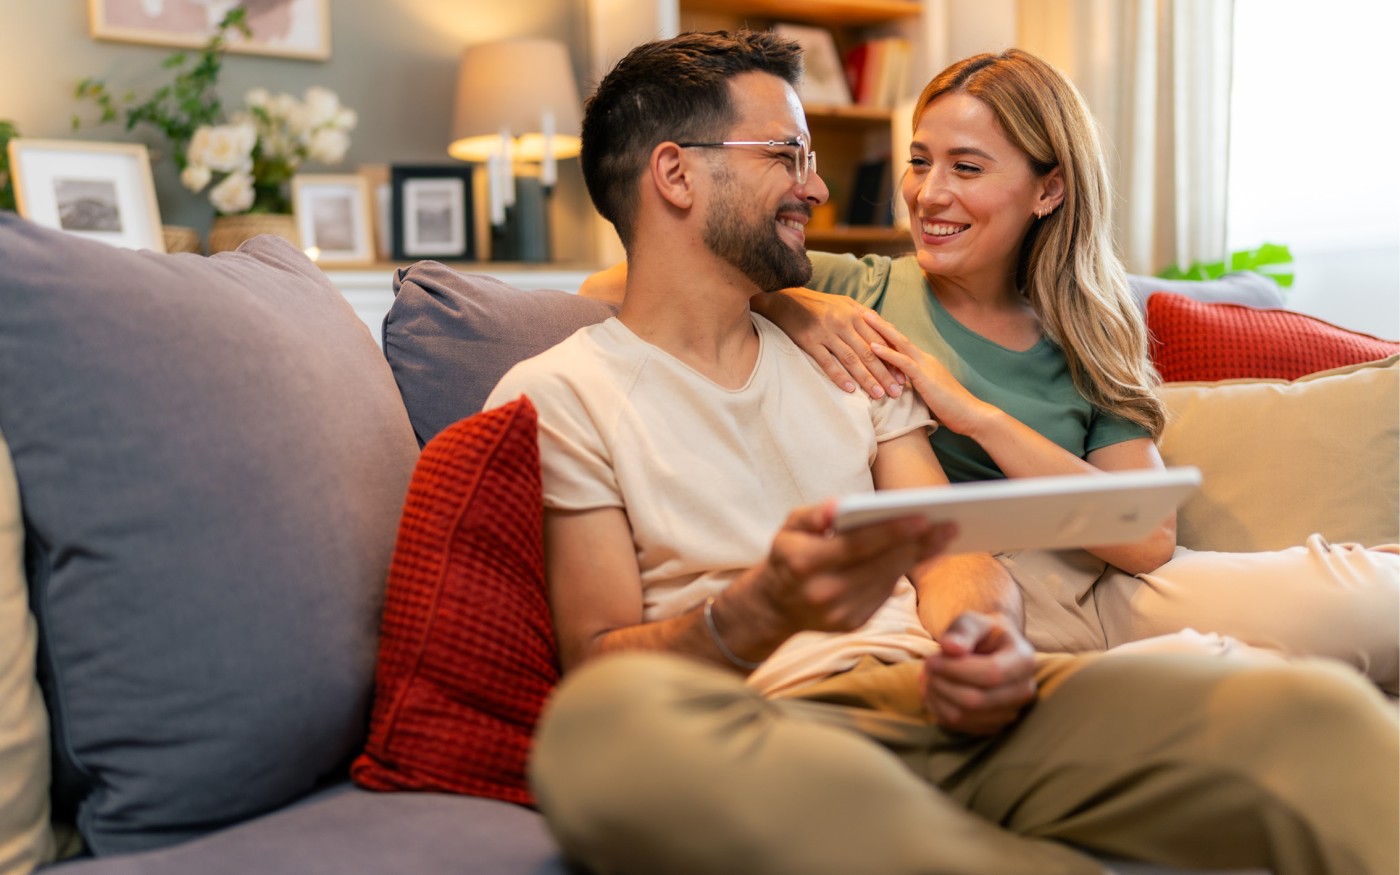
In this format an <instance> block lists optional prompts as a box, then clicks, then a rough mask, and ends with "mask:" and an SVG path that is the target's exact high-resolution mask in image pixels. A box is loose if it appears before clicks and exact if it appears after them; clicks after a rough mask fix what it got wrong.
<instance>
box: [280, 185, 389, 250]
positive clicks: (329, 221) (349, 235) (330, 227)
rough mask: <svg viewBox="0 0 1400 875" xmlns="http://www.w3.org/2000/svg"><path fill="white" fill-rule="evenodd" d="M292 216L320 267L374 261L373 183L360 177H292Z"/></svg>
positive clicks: (304, 245) (305, 245)
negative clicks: (371, 201) (370, 185)
mask: <svg viewBox="0 0 1400 875" xmlns="http://www.w3.org/2000/svg"><path fill="white" fill-rule="evenodd" d="M292 212H293V213H294V214H295V215H296V220H297V231H298V232H299V233H300V234H301V245H302V246H303V247H305V249H306V254H307V255H309V256H311V259H312V260H313V261H315V262H316V263H318V264H324V265H327V266H332V265H334V266H346V265H352V264H369V263H370V262H373V261H374V255H375V253H374V235H373V228H374V218H373V214H372V212H371V209H370V193H369V181H368V180H367V179H365V178H364V177H363V176H360V175H359V174H354V173H349V174H335V173H299V174H297V175H296V176H293V177H292Z"/></svg>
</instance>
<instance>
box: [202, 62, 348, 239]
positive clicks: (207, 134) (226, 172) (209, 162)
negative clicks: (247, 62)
mask: <svg viewBox="0 0 1400 875" xmlns="http://www.w3.org/2000/svg"><path fill="white" fill-rule="evenodd" d="M244 102H245V103H246V104H247V107H248V108H247V110H245V111H243V112H240V113H237V114H235V115H234V116H233V117H232V119H231V120H230V121H229V122H228V123H227V124H222V125H201V126H200V127H199V128H198V129H197V130H196V131H195V132H194V136H193V137H191V139H190V144H189V148H188V149H187V150H186V153H185V169H184V170H183V171H182V172H181V174H180V182H181V183H182V184H183V185H184V186H185V187H186V188H188V189H189V190H190V191H202V190H203V189H204V188H205V186H207V185H209V183H210V182H212V181H214V180H215V178H216V175H218V176H220V177H221V178H219V180H218V182H217V183H216V184H215V185H214V187H213V188H212V189H210V191H209V200H210V202H211V203H212V204H213V205H214V208H215V209H216V210H218V211H219V212H220V213H221V214H224V215H230V214H236V213H246V212H269V213H272V212H290V211H291V204H290V202H289V199H288V193H287V184H288V183H289V182H290V181H291V178H292V174H294V173H295V172H296V170H297V168H299V167H300V166H301V164H302V162H303V161H306V160H311V161H315V162H317V163H321V164H338V163H339V162H340V161H342V160H343V159H344V158H345V153H346V152H347V151H348V150H349V148H350V136H349V131H350V130H352V129H353V128H354V127H355V124H356V122H357V121H358V119H357V117H356V115H355V111H354V110H352V109H347V108H345V107H343V106H341V105H340V98H339V97H337V96H336V94H335V92H333V91H331V90H329V89H327V88H322V87H320V86H313V87H311V88H308V89H307V90H306V94H305V99H304V100H300V101H299V100H297V99H296V98H295V97H293V96H291V95H290V94H278V95H275V96H274V95H272V94H270V93H269V92H268V91H267V89H265V88H254V89H253V90H251V91H249V92H248V93H247V95H245V97H244Z"/></svg>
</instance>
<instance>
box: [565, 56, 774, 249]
mask: <svg viewBox="0 0 1400 875" xmlns="http://www.w3.org/2000/svg"><path fill="white" fill-rule="evenodd" d="M749 72H762V73H771V74H772V75H774V76H777V77H779V78H781V79H783V80H784V81H786V82H788V83H789V84H790V85H792V86H793V87H794V88H796V87H797V85H798V82H799V81H800V80H801V78H802V49H801V47H800V46H799V45H798V44H797V43H795V42H792V41H791V40H786V39H783V38H781V37H779V36H776V35H774V34H773V33H771V32H768V31H749V30H738V31H734V32H725V31H716V32H712V33H683V34H681V35H680V36H677V37H674V38H672V39H668V40H657V41H654V42H649V43H644V44H642V45H640V46H637V47H636V48H634V49H632V51H630V52H628V53H627V55H626V57H624V58H623V59H622V60H621V61H618V62H617V65H616V66H614V67H613V68H612V70H611V71H610V72H609V73H608V74H607V75H606V76H605V77H603V81H602V82H600V83H599V84H598V88H597V89H596V90H595V91H594V92H593V94H592V96H590V97H589V98H588V100H587V102H586V103H585V104H584V113H583V132H582V134H583V136H582V139H583V151H582V154H581V155H580V163H581V164H582V167H583V179H584V182H585V183H586V184H587V186H588V194H589V196H590V197H591V198H592V199H593V205H594V206H595V207H596V208H597V209H598V212H599V213H600V214H602V216H603V218H605V219H607V220H608V221H609V222H612V223H613V226H614V227H615V228H616V229H617V233H618V236H619V237H621V238H622V244H623V246H624V247H627V248H628V249H630V248H631V242H632V238H633V235H634V233H635V231H636V227H635V226H636V217H637V199H638V188H637V183H638V180H639V179H640V178H641V175H642V172H643V170H644V169H645V168H646V165H647V162H648V160H650V156H651V150H652V149H653V148H655V146H656V145H657V144H658V143H662V142H665V141H667V140H674V141H677V142H686V141H708V140H714V139H719V138H722V137H723V136H724V135H725V134H726V133H727V132H728V130H729V128H730V126H731V125H732V124H733V122H734V116H735V111H734V106H733V103H732V102H731V101H730V99H729V80H730V79H732V78H734V77H735V76H738V75H739V74H741V73H749Z"/></svg>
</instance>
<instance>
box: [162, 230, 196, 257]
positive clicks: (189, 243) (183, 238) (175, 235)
mask: <svg viewBox="0 0 1400 875" xmlns="http://www.w3.org/2000/svg"><path fill="white" fill-rule="evenodd" d="M160 230H161V235H162V236H163V237H164V238H165V251H166V252H170V253H175V252H195V253H198V252H199V234H198V232H196V231H195V230H194V229H193V228H186V227H185V226H184V225H161V226H160Z"/></svg>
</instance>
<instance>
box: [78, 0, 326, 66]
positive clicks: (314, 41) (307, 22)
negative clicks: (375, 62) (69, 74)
mask: <svg viewBox="0 0 1400 875" xmlns="http://www.w3.org/2000/svg"><path fill="white" fill-rule="evenodd" d="M233 5H234V4H233V3H231V2H212V0H88V12H89V17H90V20H91V25H92V27H91V29H92V35H93V37H94V38H95V39H100V40H114V41H117V42H128V43H143V44H145V45H154V46H175V47H177V48H190V49H195V48H200V47H202V46H204V44H205V43H207V42H209V38H210V37H211V36H213V35H214V32H215V31H216V30H217V29H218V25H219V21H220V19H222V18H223V17H224V13H225V12H227V11H228V9H229V7H230V6H233ZM245 5H246V6H247V22H248V29H249V30H250V31H252V34H253V35H252V36H251V37H249V38H245V37H244V36H243V35H242V34H241V33H238V32H236V31H233V32H230V34H229V45H228V50H229V51H230V52H239V53H242V54H249V55H270V56H273V57H282V58H301V59H304V60H311V61H324V60H326V59H328V58H330V56H331V29H330V0H260V2H258V3H248V4H245Z"/></svg>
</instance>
